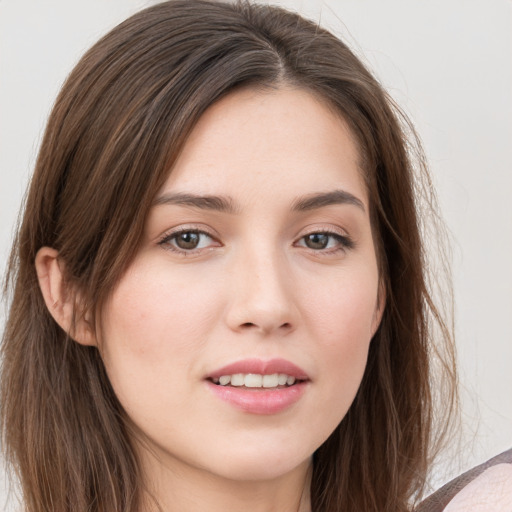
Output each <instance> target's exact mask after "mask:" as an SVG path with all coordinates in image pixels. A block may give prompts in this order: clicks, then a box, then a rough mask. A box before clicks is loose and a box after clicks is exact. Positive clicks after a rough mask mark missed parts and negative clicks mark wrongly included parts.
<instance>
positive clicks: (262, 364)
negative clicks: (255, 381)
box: [207, 359, 309, 380]
mask: <svg viewBox="0 0 512 512" xmlns="http://www.w3.org/2000/svg"><path fill="white" fill-rule="evenodd" d="M235 373H257V374H260V375H272V374H273V373H286V375H290V376H291V377H295V378H296V379H297V380H309V377H308V375H307V373H306V372H305V371H304V370H303V369H302V368H299V367H298V366H297V365H295V364H293V363H291V362H290V361H287V360H286V359H270V360H268V361H264V360H262V359H244V360H242V361H237V362H235V363H231V364H228V365H226V366H223V367H222V368H219V369H218V370H215V371H213V372H212V373H210V374H208V376H207V378H209V379H218V378H219V377H222V376H223V375H233V374H235Z"/></svg>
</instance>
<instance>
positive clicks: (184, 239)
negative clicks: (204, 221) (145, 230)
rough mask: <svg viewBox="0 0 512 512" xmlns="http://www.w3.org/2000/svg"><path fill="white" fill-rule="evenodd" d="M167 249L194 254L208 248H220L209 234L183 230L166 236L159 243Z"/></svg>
mask: <svg viewBox="0 0 512 512" xmlns="http://www.w3.org/2000/svg"><path fill="white" fill-rule="evenodd" d="M159 244H160V245H162V246H163V247H165V248H166V249H170V250H172V251H176V252H180V253H188V252H190V253H192V252H194V251H200V250H201V249H206V248H208V247H213V246H218V242H216V241H215V240H214V239H213V238H212V237H211V236H210V235H209V234H208V233H205V232H204V231H196V230H183V231H179V232H176V233H172V234H170V235H168V236H166V237H165V238H164V239H163V240H161V241H160V242H159Z"/></svg>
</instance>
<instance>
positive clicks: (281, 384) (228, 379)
mask: <svg viewBox="0 0 512 512" xmlns="http://www.w3.org/2000/svg"><path fill="white" fill-rule="evenodd" d="M209 380H210V381H211V382H213V383H214V384H216V385H218V386H230V387H236V388H241V389H244V388H245V389H284V388H288V387H290V386H293V385H295V384H298V383H300V382H305V380H306V379H298V378H296V377H294V376H293V375H288V374H286V373H272V374H260V373H234V374H231V375H229V374H228V375H221V376H220V377H212V378H211V379H209Z"/></svg>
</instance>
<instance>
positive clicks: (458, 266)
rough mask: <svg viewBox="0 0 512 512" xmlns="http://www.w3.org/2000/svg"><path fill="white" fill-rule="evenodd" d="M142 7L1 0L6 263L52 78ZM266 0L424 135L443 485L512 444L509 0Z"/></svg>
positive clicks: (0, 499) (135, 1)
mask: <svg viewBox="0 0 512 512" xmlns="http://www.w3.org/2000/svg"><path fill="white" fill-rule="evenodd" d="M191 1H193V0H191ZM152 3H155V2H151V1H144V0H87V1H84V0H45V1H41V0H0V264H1V266H2V267H1V268H2V271H3V266H4V264H5V261H6V257H7V254H8V251H9V246H10V241H11V238H12V233H13V226H14V224H15V220H16V215H17V211H18V208H19V204H20V201H21V199H22V196H23V193H24V190H25V187H26V185H27V181H28V178H29V175H30V172H31V170H32V167H33V165H34V161H35V158H36V153H37V149H38V144H39V141H40V138H41V134H42V131H43V128H44V124H45V119H46V118H47V116H48V113H49V111H50V108H51V105H52V102H53V100H54V99H55V96H56V94H57V92H58V90H59V87H60V85H61V84H62V82H63V80H64V78H65V77H66V75H67V74H68V73H69V71H70V70H71V68H72V67H73V65H74V63H76V61H77V60H78V58H79V57H80V55H81V54H82V53H83V52H84V51H85V50H86V49H87V48H88V47H89V46H90V45H91V44H93V43H94V42H95V41H96V40H97V39H98V38H99V37H100V36H101V35H102V34H104V33H105V32H106V31H107V30H108V29H110V28H112V27H113V26H114V25H116V24H117V23H119V22H120V21H122V20H123V19H124V18H125V17H127V16H128V15H130V14H132V13H133V12H135V11H137V10H138V9H140V8H142V7H145V6H148V5H151V4H152ZM273 3H276V4H280V5H283V6H287V7H290V8H292V9H295V10H297V11H299V12H301V13H302V14H304V15H306V16H309V17H310V18H312V19H314V20H316V21H320V23H321V24H322V25H324V26H326V27H327V28H329V29H331V30H332V31H334V32H335V33H336V34H337V35H339V36H340V37H342V38H343V39H344V40H345V41H346V42H348V44H349V45H350V46H351V47H352V48H353V49H354V50H355V51H356V53H357V54H358V55H360V56H363V58H364V60H365V62H366V64H367V65H368V66H369V67H370V68H371V69H372V70H373V71H374V73H375V74H376V75H377V77H378V78H379V79H380V80H381V82H382V83H383V84H384V85H385V87H386V88H387V89H388V90H389V91H390V93H391V95H392V96H393V97H394V98H395V100H396V101H397V102H398V103H399V104H400V105H401V106H402V107H403V108H404V110H405V111H406V112H407V113H408V114H409V116H410V117H411V118H412V119H413V121H414V124H415V126H416V128H417V130H418V131H419V133H420V135H421V137H422V139H423V142H424V146H425V149H426V153H427V156H428V158H429V162H430V167H431V170H432V174H433V178H434V182H435V184H436V186H437V190H438V195H439V199H440V203H441V207H442V214H443V216H444V218H445V220H446V223H447V225H448V228H449V230H450V232H451V234H452V238H453V245H452V251H453V269H454V273H453V277H454V286H455V300H456V317H455V318H456V336H457V347H458V354H459V368H460V375H461V386H462V397H463V403H462V406H463V407H462V429H461V432H460V447H458V448H457V449H456V450H454V451H456V452H457V454H458V455H457V456H456V457H454V456H453V453H452V454H450V456H449V457H446V458H445V460H444V461H443V462H442V464H441V465H440V466H439V467H438V470H437V472H436V476H435V479H434V484H435V485H436V484H439V483H442V482H443V481H445V480H447V479H448V478H450V477H451V476H453V475H454V474H456V473H458V472H459V471H461V470H463V469H465V468H467V467H469V466H471V465H474V464H476V463H478V462H480V461H483V460H485V459H487V458H489V457H491V456H492V455H494V454H496V453H498V452H500V451H503V450H505V449H506V448H509V447H511V446H512V204H511V203H512V202H511V197H512V2H511V1H510V0H429V1H428V2H427V1H426V0H422V1H419V0H401V1H399V0H386V1H382V0H324V1H322V0H309V1H306V0H287V1H285V0H283V1H276V2H273ZM3 318H4V317H0V322H1V323H0V325H3ZM4 501H5V492H4V494H3V495H1V491H0V503H1V505H0V507H3V503H4Z"/></svg>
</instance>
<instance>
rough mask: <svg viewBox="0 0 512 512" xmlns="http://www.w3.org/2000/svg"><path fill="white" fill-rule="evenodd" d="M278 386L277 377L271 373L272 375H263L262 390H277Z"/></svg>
mask: <svg viewBox="0 0 512 512" xmlns="http://www.w3.org/2000/svg"><path fill="white" fill-rule="evenodd" d="M278 384H279V375H277V373H273V374H272V375H263V387H264V388H277V385H278Z"/></svg>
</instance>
